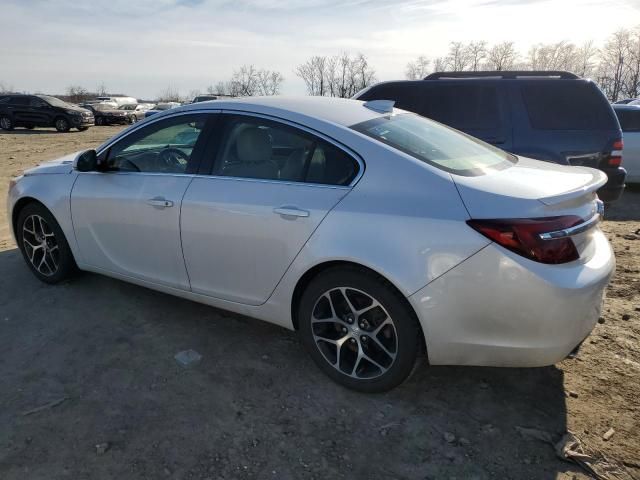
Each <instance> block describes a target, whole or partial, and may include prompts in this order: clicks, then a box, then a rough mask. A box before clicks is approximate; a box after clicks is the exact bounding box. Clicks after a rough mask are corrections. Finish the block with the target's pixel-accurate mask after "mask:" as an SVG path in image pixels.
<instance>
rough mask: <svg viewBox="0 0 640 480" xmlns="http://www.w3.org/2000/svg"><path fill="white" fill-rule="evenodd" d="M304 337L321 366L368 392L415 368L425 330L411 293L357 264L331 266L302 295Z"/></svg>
mask: <svg viewBox="0 0 640 480" xmlns="http://www.w3.org/2000/svg"><path fill="white" fill-rule="evenodd" d="M298 322H299V330H300V334H301V336H302V341H303V343H304V345H305V347H306V348H307V350H308V351H309V353H310V354H311V357H312V358H313V360H314V361H315V362H316V364H317V365H318V366H319V367H320V369H321V370H322V371H323V372H324V373H326V374H327V375H328V376H329V377H331V378H332V379H333V380H335V381H336V382H338V383H340V384H342V385H344V386H346V387H348V388H352V389H354V390H359V391H362V392H383V391H386V390H390V389H392V388H394V387H396V386H397V385H399V384H400V383H402V382H403V381H404V380H405V379H406V378H407V377H408V376H409V374H410V373H411V372H412V370H413V367H414V366H415V364H416V360H417V358H418V353H419V351H420V345H421V337H420V335H422V333H421V330H420V327H419V325H418V321H417V319H416V317H415V314H414V312H413V311H412V309H411V307H410V305H409V304H408V303H407V301H406V299H405V298H404V297H403V296H402V295H401V294H400V293H399V292H398V291H397V290H396V289H395V288H393V286H392V285H391V284H389V283H388V282H386V281H385V280H384V279H382V278H380V277H378V276H377V275H375V274H373V273H371V272H369V271H367V270H364V269H360V268H356V267H338V268H331V269H328V270H326V271H324V272H322V273H321V274H319V275H318V276H317V277H316V278H314V279H313V280H312V281H311V282H310V284H309V285H308V287H307V288H306V290H305V292H304V293H303V295H302V298H301V300H300V306H299V309H298Z"/></svg>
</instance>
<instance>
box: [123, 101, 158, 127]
mask: <svg viewBox="0 0 640 480" xmlns="http://www.w3.org/2000/svg"><path fill="white" fill-rule="evenodd" d="M150 109H151V108H150V106H147V105H146V104H142V103H137V104H130V105H122V106H121V107H120V108H119V110H122V111H124V112H126V115H127V121H128V122H129V123H136V122H137V121H138V120H142V119H143V118H144V115H145V112H146V111H147V110H150Z"/></svg>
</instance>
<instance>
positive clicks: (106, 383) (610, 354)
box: [0, 127, 640, 480]
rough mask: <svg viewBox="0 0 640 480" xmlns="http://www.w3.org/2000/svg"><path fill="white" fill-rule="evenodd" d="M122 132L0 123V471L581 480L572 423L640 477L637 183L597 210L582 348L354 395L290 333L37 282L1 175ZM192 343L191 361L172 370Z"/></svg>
mask: <svg viewBox="0 0 640 480" xmlns="http://www.w3.org/2000/svg"><path fill="white" fill-rule="evenodd" d="M119 129H120V127H95V128H91V129H90V130H89V131H87V132H82V133H81V132H72V133H68V134H59V133H55V132H52V131H48V130H36V131H34V132H31V133H27V132H26V131H20V130H17V131H15V132H12V133H6V132H0V479H2V480H9V479H20V480H23V479H46V480H51V479H91V480H96V479H110V478H118V479H124V478H127V479H128V478H136V479H137V478H142V479H160V478H171V479H220V478H225V479H230V478H234V479H235V478H239V479H243V478H247V479H252V478H261V479H262V478H267V479H271V478H273V479H307V478H308V479H312V478H316V479H326V478H347V479H351V478H359V479H360V478H362V479H380V478H385V479H387V478H388V479H440V478H445V479H454V478H457V479H471V478H476V479H493V478H512V479H572V478H576V479H584V478H590V477H589V476H588V475H587V474H586V473H585V471H584V470H583V469H582V468H580V467H579V466H578V465H576V464H574V463H570V462H566V461H562V460H560V459H559V458H558V457H557V456H556V453H555V451H554V447H553V443H555V442H557V441H558V440H559V439H560V438H561V437H562V435H563V434H564V433H565V432H566V431H567V430H570V431H571V432H573V433H574V434H575V435H576V437H577V438H578V439H579V440H580V441H581V442H582V447H583V448H584V450H585V451H586V452H587V453H589V454H591V455H592V456H593V457H594V458H595V460H594V465H595V466H596V468H597V469H598V470H599V471H600V472H601V473H602V474H603V475H606V476H607V477H603V478H621V479H633V478H635V479H640V387H639V383H640V239H638V240H631V239H627V238H625V235H632V234H634V232H635V231H636V230H637V229H638V228H640V192H639V191H636V192H633V191H627V192H626V193H625V195H624V197H623V199H622V200H621V201H620V202H619V203H618V204H617V205H616V206H615V207H612V208H610V209H609V211H608V212H607V221H606V222H605V223H604V227H603V228H604V230H605V231H606V232H607V234H608V236H609V238H610V240H611V242H612V244H613V246H614V249H615V252H616V257H617V261H618V269H617V273H616V275H615V278H614V279H613V282H612V283H611V286H610V287H609V289H608V292H607V300H606V304H605V307H604V310H603V317H602V319H601V321H603V323H602V324H598V325H597V326H596V328H595V330H594V332H593V334H592V335H591V337H590V338H589V339H588V340H587V341H586V342H585V344H584V346H583V348H582V350H581V351H580V353H579V355H578V356H577V357H576V358H574V359H567V360H565V361H563V362H561V363H560V364H558V365H556V366H553V367H547V368H538V369H492V368H455V367H427V366H426V365H422V366H421V367H420V368H419V369H418V370H417V372H416V374H414V376H413V377H412V378H411V379H410V380H409V381H408V382H406V383H405V384H404V385H402V386H401V387H400V388H397V389H396V390H394V391H392V392H389V393H387V394H382V395H362V394H357V393H354V392H351V391H348V390H345V389H343V388H341V387H339V386H337V385H336V384H334V383H332V382H331V381H330V380H328V379H327V378H326V377H325V376H324V375H322V374H321V373H320V372H319V371H318V369H317V368H316V367H315V366H314V365H313V364H312V361H311V360H310V358H309V357H308V356H307V355H306V354H305V352H304V351H303V348H302V346H301V344H300V343H299V342H298V341H297V339H296V335H295V334H294V333H293V332H288V331H286V330H283V329H280V328H277V327H273V326H270V325H268V324H266V323H263V322H259V321H257V320H252V319H249V318H244V317H239V316H236V315H232V314H229V313H227V312H223V311H219V310H216V309H213V308H210V307H206V306H203V305H198V304H195V303H191V302H188V301H185V300H181V299H177V298H173V297H170V296H167V295H164V294H161V293H156V292H153V291H150V290H146V289H144V288H139V287H136V286H132V285H129V284H126V283H123V282H119V281H116V280H112V279H109V278H105V277H101V276H98V275H93V274H83V275H80V276H79V277H78V278H76V279H75V280H73V281H72V282H69V283H67V284H63V285H58V286H46V285H44V284H42V283H40V282H38V281H37V280H36V279H35V278H34V277H33V275H32V274H31V273H30V272H29V271H28V270H27V267H26V266H25V265H24V263H23V260H22V258H21V256H20V254H19V252H18V250H17V249H16V247H15V245H14V243H13V241H12V240H11V238H10V235H9V228H8V225H7V222H6V212H5V196H6V189H7V182H8V180H9V178H10V177H11V176H13V175H16V174H18V173H19V172H21V171H22V170H23V169H25V168H28V167H31V166H33V165H35V164H37V163H38V162H41V161H43V160H46V159H49V158H53V157H56V156H58V155H60V154H63V153H69V152H72V151H75V150H80V149H83V148H89V147H94V146H97V145H98V144H99V143H101V142H102V141H103V140H105V139H106V138H108V137H110V136H112V135H114V134H115V133H116V132H117V131H119ZM638 233H639V234H640V232H638ZM628 238H632V237H628ZM638 238H640V235H639V236H638ZM186 349H194V350H196V351H197V352H199V353H200V354H202V361H201V362H200V363H199V364H197V365H195V366H192V367H190V368H183V367H181V366H179V365H178V364H177V363H176V361H175V360H174V355H175V354H176V353H177V352H180V351H182V350H186ZM39 407H42V408H39ZM34 409H35V411H34ZM519 427H524V428H527V429H529V430H521V429H520V428H519ZM610 428H613V429H614V431H615V433H614V434H613V436H611V437H610V438H609V440H608V441H605V440H604V439H603V435H604V434H605V432H607V430H609V429H610ZM97 445H98V447H96V446H97ZM607 465H609V470H607V468H608V467H607Z"/></svg>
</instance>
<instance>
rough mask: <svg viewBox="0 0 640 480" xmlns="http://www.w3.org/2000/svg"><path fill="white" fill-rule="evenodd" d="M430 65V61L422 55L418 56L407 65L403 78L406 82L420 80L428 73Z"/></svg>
mask: <svg viewBox="0 0 640 480" xmlns="http://www.w3.org/2000/svg"><path fill="white" fill-rule="evenodd" d="M430 64H431V60H429V59H428V58H427V57H425V56H424V55H420V56H419V57H418V58H416V59H415V60H414V61H413V62H409V63H407V67H406V69H405V71H404V76H405V77H406V78H407V80H422V79H423V78H424V77H425V76H427V74H428V73H429V65H430Z"/></svg>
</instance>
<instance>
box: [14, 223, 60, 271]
mask: <svg viewBox="0 0 640 480" xmlns="http://www.w3.org/2000/svg"><path fill="white" fill-rule="evenodd" d="M22 245H23V247H24V251H25V253H26V254H27V258H28V259H29V261H30V262H31V265H33V267H34V268H35V269H36V270H37V271H38V272H39V273H41V274H42V275H44V276H45V277H50V276H52V275H54V274H55V273H56V272H57V271H58V265H59V263H60V249H59V246H58V241H57V239H56V236H55V233H54V232H53V230H52V229H51V227H50V226H49V224H48V223H47V221H46V220H45V219H44V218H42V217H41V216H40V215H35V214H34V215H30V216H28V217H27V218H26V219H25V221H24V223H23V224H22Z"/></svg>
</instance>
